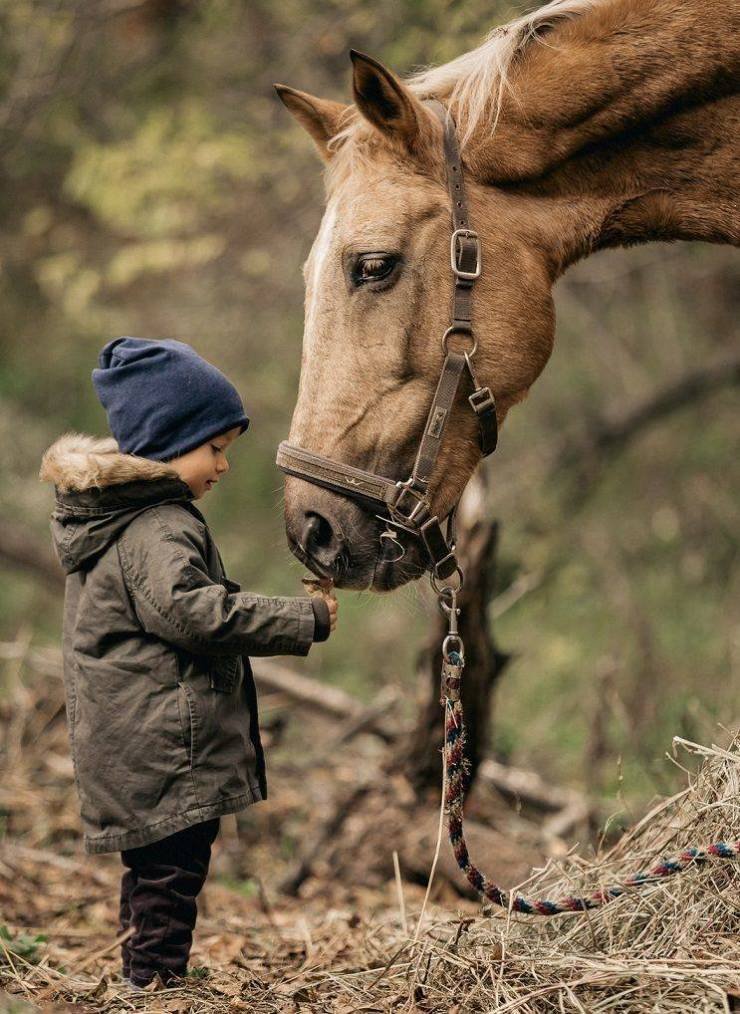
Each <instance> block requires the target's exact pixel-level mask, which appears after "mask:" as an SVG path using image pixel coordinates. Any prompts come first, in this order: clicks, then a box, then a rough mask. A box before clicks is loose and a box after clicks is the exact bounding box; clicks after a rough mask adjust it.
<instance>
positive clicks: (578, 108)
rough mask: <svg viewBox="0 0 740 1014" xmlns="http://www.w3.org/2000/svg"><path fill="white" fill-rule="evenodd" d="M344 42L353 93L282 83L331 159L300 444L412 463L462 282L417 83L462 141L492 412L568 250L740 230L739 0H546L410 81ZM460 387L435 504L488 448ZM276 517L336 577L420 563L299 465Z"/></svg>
mask: <svg viewBox="0 0 740 1014" xmlns="http://www.w3.org/2000/svg"><path fill="white" fill-rule="evenodd" d="M352 61H353V69H354V79H353V93H354V105H351V106H345V105H342V104H340V103H336V102H330V101H327V100H323V99H319V98H315V97H313V96H311V95H307V94H305V93H303V92H299V91H295V90H294V89H292V88H287V87H285V86H281V85H278V86H277V90H278V92H279V94H280V97H281V99H282V100H283V102H284V103H285V105H286V106H287V107H288V109H289V110H290V111H291V112H292V113H293V115H294V116H295V117H296V118H297V119H298V121H299V122H300V123H301V124H302V125H303V126H304V127H305V128H306V130H307V131H308V132H309V133H310V135H311V137H312V138H313V140H314V142H315V143H316V146H317V148H318V150H319V153H320V154H321V156H322V158H323V159H324V161H325V163H326V167H327V173H326V178H327V204H326V210H325V213H324V217H323V220H322V223H321V228H320V231H319V234H318V236H317V238H316V241H315V243H314V245H313V248H312V250H311V254H310V256H309V258H308V260H307V262H306V266H305V276H306V323H305V334H304V340H303V358H302V370H301V379H300V389H299V394H298V401H297V404H296V407H295V412H294V415H293V422H292V427H291V431H290V443H291V444H293V445H297V446H300V447H302V448H305V449H307V450H309V451H311V452H313V453H315V454H316V455H320V456H321V457H323V458H330V459H333V460H335V461H339V462H343V463H345V464H347V465H354V466H356V467H358V468H361V469H363V470H365V471H369V472H373V473H376V474H379V475H383V476H386V477H389V478H391V479H397V480H400V479H403V478H405V477H406V476H407V475H409V472H410V469H411V465H412V462H413V458H414V454H415V451H416V448H417V447H418V445H419V441H420V439H421V435H422V432H423V430H424V427H425V420H426V417H427V411H428V408H429V404H430V401H431V399H432V396H433V392H434V388H435V385H436V383H437V380H438V378H439V375H440V370H441V368H442V360H443V349H442V344H441V341H440V339H441V336H442V334H443V333H444V331H445V330H446V328H447V327H448V324H449V316H450V302H451V297H452V285H453V283H452V275H451V273H450V262H449V248H450V228H451V226H450V221H451V214H450V210H451V205H450V198H449V196H448V191H447V182H446V164H445V159H444V155H443V137H442V125H441V122H440V120H439V118H438V117H437V116H435V115H433V113H432V112H431V111H430V107H429V105H428V104H425V103H424V100H428V99H437V100H438V101H439V102H440V103H441V104H442V105H443V106H444V107H445V108H446V109H447V110H448V111H449V113H450V114H451V115H452V117H453V118H454V121H455V124H456V130H457V137H458V141H459V143H460V145H461V148H462V160H463V166H464V170H465V181H466V189H467V193H468V202H469V206H470V212H471V219H472V222H473V223H474V224H475V228H476V229H477V231H478V233H479V235H480V241H481V246H482V251H483V273H482V276H481V278H480V279H479V281H478V282H477V283H476V292H475V300H474V304H473V329H474V334H475V338H476V339H477V343H478V347H477V355H476V360H475V363H476V373H477V374H478V376H479V378H480V380H481V383H482V384H484V385H486V386H487V387H490V389H491V390H492V391H493V393H494V395H495V400H496V412H497V416H498V422H499V425H500V424H501V423H502V422H503V420H504V418H505V416H506V414H507V412H508V411H509V409H510V408H511V407H512V406H513V405H515V404H516V403H517V402H518V401H521V400H522V398H524V397H525V395H526V394H527V391H528V390H529V388H530V386H531V385H532V384H533V383H534V381H535V380H536V378H537V377H538V375H539V374H540V372H541V370H542V369H543V367H544V366H545V363H546V362H547V360H548V357H549V355H550V352H551V349H552V345H553V338H554V329H555V321H554V313H553V302H552V293H551V290H552V286H553V284H554V282H555V281H556V280H557V278H558V277H559V276H560V275H561V274H562V273H563V272H564V271H565V269H566V268H567V267H568V266H569V265H571V264H573V263H574V262H575V261H577V260H578V259H580V258H582V257H586V256H588V255H589V254H592V253H594V252H595V251H597V250H601V249H604V248H606V247H612V246H628V245H630V244H633V243H642V242H647V241H649V240H657V239H660V240H669V239H699V240H708V241H711V242H716V243H731V242H734V243H737V242H738V239H739V238H740V225H739V223H738V216H737V211H736V204H735V201H736V182H737V181H736V177H737V152H736V144H737V126H738V119H739V117H738V110H739V105H738V99H737V94H736V91H737V87H738V71H739V70H740V7H739V5H738V4H737V2H736V0H731V2H727V0H555V2H553V3H550V4H548V5H547V6H545V7H543V8H541V9H540V10H539V11H537V12H535V13H534V14H532V15H530V16H528V17H526V18H523V19H520V20H519V21H516V22H513V23H511V24H509V25H506V26H504V27H503V28H499V29H496V30H495V31H494V32H493V33H492V35H491V36H489V38H488V40H487V41H486V42H485V43H484V44H483V45H482V46H480V47H479V48H478V49H476V50H474V51H472V52H470V53H466V54H464V55H463V56H461V57H459V58H458V59H456V60H453V61H452V62H451V63H449V64H446V65H444V66H441V67H438V68H436V69H432V70H429V71H426V72H424V73H422V74H420V75H417V76H416V77H412V78H411V79H409V80H406V81H401V80H399V79H398V78H397V77H396V76H394V75H393V74H392V73H391V72H390V71H389V70H387V69H386V68H385V67H383V66H381V65H380V64H379V63H377V62H376V61H374V60H372V59H370V58H369V57H366V56H362V55H361V54H358V53H353V54H352ZM468 393H469V391H463V390H462V389H461V390H460V391H458V396H457V401H456V403H455V405H454V406H453V409H452V412H451V414H450V420H449V425H448V428H447V432H446V436H445V440H444V445H443V446H442V448H441V452H440V454H439V457H438V458H437V461H436V465H435V469H434V473H433V474H432V476H431V483H430V489H431V496H432V500H433V505H434V511H435V513H436V514H437V515H438V516H439V517H440V518H444V517H445V516H446V515H447V514H448V513H449V512H450V510H451V509H452V508H453V506H454V505H455V504H456V503H457V501H458V500H459V498H460V496H461V493H462V490H463V489H464V487H465V484H466V483H467V481H468V479H469V478H470V476H471V474H472V472H473V470H474V469H475V467H476V465H477V463H478V461H479V459H480V449H479V443H478V438H477V429H476V420H475V418H474V416H473V414H472V413H471V412H470V411H469V406H468V404H467V399H466V397H465V395H466V394H468ZM285 517H286V530H287V535H288V540H289V543H290V545H291V548H292V550H293V552H294V553H295V554H296V555H297V556H298V557H299V558H300V559H302V560H303V561H304V562H305V563H306V564H307V565H308V566H309V567H311V568H312V569H313V570H314V571H315V572H316V573H318V574H321V575H323V576H331V577H332V578H333V579H334V581H335V583H336V584H337V585H339V586H342V587H352V588H364V587H372V588H374V589H376V590H387V589H390V588H394V587H397V586H399V585H401V584H403V583H404V582H406V581H408V580H410V579H412V578H414V577H418V576H419V575H420V574H421V573H422V572H423V570H424V567H425V564H426V561H425V559H424V553H423V550H422V548H421V547H420V545H419V544H417V543H416V542H415V541H412V542H411V543H410V544H409V545H408V546H407V547H406V553H405V556H404V558H403V559H402V560H401V561H396V560H388V559H386V558H385V557H384V555H383V553H382V550H381V548H380V545H381V544H380V542H379V534H380V531H381V529H382V527H383V526H382V522H381V521H379V520H378V518H377V517H375V516H374V514H373V512H372V511H370V510H367V509H364V508H363V507H362V506H361V505H360V504H358V503H357V502H355V501H354V500H353V499H352V498H348V497H346V496H342V495H339V494H337V493H336V492H332V491H329V490H326V489H321V488H318V487H317V486H315V485H313V484H311V483H309V482H306V481H304V480H303V479H300V478H296V477H294V476H289V477H288V478H287V479H286V488H285Z"/></svg>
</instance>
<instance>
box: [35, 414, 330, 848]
mask: <svg viewBox="0 0 740 1014" xmlns="http://www.w3.org/2000/svg"><path fill="white" fill-rule="evenodd" d="M41 478H42V479H45V480H48V481H52V482H53V483H54V484H55V487H56V506H55V510H54V513H53V515H52V520H51V529H52V537H53V541H54V545H55V548H56V552H57V555H58V557H59V560H60V561H61V564H62V566H63V568H64V570H65V572H66V575H67V578H66V590H65V605H64V629H63V654H64V681H65V690H66V703H67V719H68V725H69V734H70V742H71V747H72V757H73V761H74V769H75V779H76V783H77V789H78V792H79V796H80V802H81V814H82V822H83V828H84V836H85V848H86V850H87V851H88V852H111V851H120V850H121V849H129V848H134V847H137V846H140V845H146V844H148V843H150V842H153V841H157V840H159V839H161V838H164V837H166V836H167V835H170V834H173V833H174V832H175V831H178V830H180V829H182V828H184V827H187V826H188V825H191V824H196V823H199V822H201V821H205V820H209V819H211V818H213V817H218V816H220V815H222V814H226V813H233V812H235V811H237V810H242V809H244V808H245V807H247V806H249V805H250V804H251V803H254V802H256V801H258V800H260V799H263V798H264V797H265V795H266V785H265V774H264V771H265V766H264V757H263V753H262V746H261V743H260V736H259V728H258V724H257V703H256V694H255V686H254V680H253V677H252V670H251V667H250V664H249V658H248V657H247V656H248V655H305V654H307V652H308V650H309V648H310V646H311V643H312V642H313V640H314V634H315V632H316V619H315V616H316V613H315V611H314V608H313V607H312V602H311V599H309V598H303V597H300V598H268V597H265V596H261V595H251V594H247V593H246V592H242V591H240V589H239V585H237V584H236V583H234V582H233V581H230V580H229V579H228V578H227V577H226V576H225V574H224V569H223V565H222V563H221V558H220V556H219V553H218V550H217V549H216V546H215V545H214V543H213V540H212V538H211V535H210V533H209V531H208V526H207V525H206V522H205V520H204V518H203V516H202V515H201V514H200V512H199V511H198V509H197V508H196V507H195V506H194V504H193V503H192V493H191V492H190V489H189V487H188V486H187V485H186V483H184V482H183V481H182V480H181V479H180V478H179V477H178V475H177V473H176V472H175V471H174V470H173V469H172V468H170V467H169V466H168V465H166V464H163V463H160V462H156V461H151V460H149V459H146V458H138V457H136V456H133V455H125V454H121V453H119V452H118V449H117V447H116V444H115V442H114V441H113V440H95V439H93V438H91V437H84V436H79V435H76V434H68V435H66V436H64V437H62V438H60V440H58V441H57V442H56V443H55V444H54V445H53V446H52V447H50V448H49V450H48V451H47V452H46V454H45V456H44V459H43V462H42V467H41Z"/></svg>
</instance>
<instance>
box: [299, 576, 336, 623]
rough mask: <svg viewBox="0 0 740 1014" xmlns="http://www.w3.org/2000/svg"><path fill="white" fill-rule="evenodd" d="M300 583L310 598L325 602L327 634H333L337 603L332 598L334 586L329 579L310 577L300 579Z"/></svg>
mask: <svg viewBox="0 0 740 1014" xmlns="http://www.w3.org/2000/svg"><path fill="white" fill-rule="evenodd" d="M301 581H302V582H303V586H304V588H305V589H306V591H307V592H308V594H309V595H310V596H311V597H312V598H313V597H315V596H318V597H319V598H322V599H323V600H324V602H326V604H327V606H328V607H329V633H330V634H333V633H334V631H335V630H336V629H337V613H338V611H339V603H338V602H337V600H336V598H335V597H334V586H333V582H332V580H331V578H327V577H320V578H316V577H314V576H313V575H312V576H311V577H304V578H301Z"/></svg>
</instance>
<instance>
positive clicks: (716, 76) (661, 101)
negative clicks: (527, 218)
mask: <svg viewBox="0 0 740 1014" xmlns="http://www.w3.org/2000/svg"><path fill="white" fill-rule="evenodd" d="M543 42H544V44H542V45H540V44H538V43H537V42H530V43H529V44H528V45H527V46H526V47H525V48H524V50H523V51H522V52H521V53H520V54H519V56H518V57H517V58H516V59H515V61H514V64H513V66H512V68H511V70H510V73H509V77H508V81H507V86H506V88H505V89H504V92H503V100H502V103H501V106H500V110H499V114H498V117H497V120H496V127H495V130H494V131H493V132H492V130H491V127H490V125H487V124H485V123H481V124H480V125H479V126H478V127H477V129H476V130H475V132H474V134H473V138H472V140H471V142H470V144H469V147H468V151H467V153H466V161H467V162H468V164H469V166H470V168H471V170H472V171H473V172H474V174H475V175H476V176H477V177H478V178H479V179H481V180H485V181H487V182H489V183H510V182H513V181H517V180H519V181H521V180H527V179H528V180H533V179H536V178H539V177H542V176H543V175H544V174H545V173H547V172H549V171H550V170H552V169H553V168H554V167H555V166H557V165H559V164H562V163H564V162H565V161H566V160H568V159H570V158H572V157H573V156H574V155H576V154H577V153H578V152H581V151H583V150H584V149H585V148H587V147H591V146H593V145H596V144H600V143H603V142H605V141H608V140H609V139H610V138H614V137H615V136H616V135H618V134H623V133H624V132H626V131H635V130H639V129H640V128H641V127H643V126H644V125H645V124H647V123H650V122H655V121H658V120H662V119H664V118H665V117H667V116H671V115H673V114H675V113H676V112H679V111H681V110H682V109H683V108H686V107H688V106H693V105H696V104H697V103H706V102H711V101H713V100H716V99H718V98H720V97H722V96H724V95H727V94H731V93H733V92H734V91H735V90H736V89H737V81H738V77H739V71H740V6H739V5H738V4H736V3H728V2H727V0H682V2H681V3H680V4H677V3H676V2H675V0H596V2H595V4H594V6H593V7H592V8H591V9H590V10H589V11H588V12H587V13H584V14H582V15H580V16H578V17H575V18H574V19H573V20H571V21H565V22H561V23H560V24H558V25H557V26H556V27H555V28H553V29H552V31H550V32H549V33H548V34H547V35H546V36H545V38H544V40H543ZM492 101H493V100H492ZM463 125H464V114H463Z"/></svg>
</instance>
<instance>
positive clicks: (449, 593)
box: [434, 572, 740, 915]
mask: <svg viewBox="0 0 740 1014" xmlns="http://www.w3.org/2000/svg"><path fill="white" fill-rule="evenodd" d="M459 574H460V579H461V583H460V585H459V587H458V588H452V587H451V586H449V585H446V586H444V587H441V588H440V587H439V586H438V585H436V584H435V585H434V590H435V591H436V592H437V595H438V597H439V604H440V607H441V608H442V611H443V612H444V613H445V614H446V615H447V618H448V632H447V636H446V637H445V638H444V640H443V642H442V704H443V706H444V722H445V725H444V765H443V776H442V777H443V784H442V793H443V797H444V801H445V812H446V815H447V831H448V835H449V839H450V845H451V846H452V851H453V852H454V854H455V859H456V860H457V865H458V866H459V867H460V869H461V870H462V872H463V873H464V874H465V876H466V878H467V880H468V883H469V884H470V885H471V886H472V887H473V889H474V890H475V891H476V892H477V893H478V895H479V896H480V898H481V900H482V901H490V902H493V904H494V905H498V906H500V907H501V908H506V909H510V910H511V911H513V912H523V913H525V914H526V915H560V914H561V913H563V912H585V911H586V910H587V909H592V908H600V907H601V906H602V905H606V904H607V902H609V901H613V900H614V899H615V898H618V897H619V896H620V895H622V894H624V892H625V891H627V890H629V888H638V887H643V886H644V885H645V884H650V883H654V882H655V881H656V880H660V879H662V878H664V877H670V876H673V874H675V873H683V871H684V870H686V869H688V868H689V867H690V866H694V865H699V864H701V863H704V862H706V861H707V860H709V859H737V858H738V856H740V841H735V842H725V841H719V842H715V843H714V844H713V845H708V846H706V847H705V848H694V847H690V848H686V849H684V850H683V851H682V852H679V853H678V854H677V855H674V856H670V857H667V858H664V859H662V860H661V861H660V862H659V863H657V864H656V865H655V866H653V867H651V868H650V869H648V870H644V871H641V872H639V873H633V874H632V875H631V876H629V877H627V878H626V879H625V880H623V881H621V882H620V883H618V884H614V885H613V886H611V887H606V888H602V889H600V890H598V891H593V892H592V893H590V894H586V895H582V896H578V895H570V896H567V897H563V898H556V899H555V900H554V901H551V900H550V899H548V898H526V897H524V896H523V895H521V894H513V893H511V892H509V891H504V890H503V889H502V888H501V887H499V886H498V884H495V883H494V882H493V881H492V880H489V879H488V877H487V876H486V875H485V874H484V873H483V872H481V870H479V869H478V867H477V866H475V865H474V863H473V862H472V861H471V859H470V855H469V854H468V846H467V843H466V841H465V831H464V827H463V807H464V804H465V793H466V791H467V788H468V782H469V779H468V771H467V767H466V762H465V758H464V744H465V722H464V719H463V708H462V701H461V691H462V675H463V669H464V667H465V646H464V644H463V641H462V638H461V637H460V634H459V632H458V624H457V621H458V617H459V615H460V608H459V606H458V605H457V594H458V592H459V590H460V588H461V587H462V573H461V572H459Z"/></svg>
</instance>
